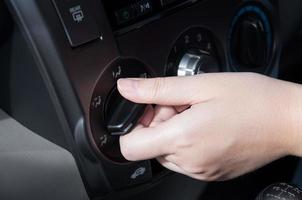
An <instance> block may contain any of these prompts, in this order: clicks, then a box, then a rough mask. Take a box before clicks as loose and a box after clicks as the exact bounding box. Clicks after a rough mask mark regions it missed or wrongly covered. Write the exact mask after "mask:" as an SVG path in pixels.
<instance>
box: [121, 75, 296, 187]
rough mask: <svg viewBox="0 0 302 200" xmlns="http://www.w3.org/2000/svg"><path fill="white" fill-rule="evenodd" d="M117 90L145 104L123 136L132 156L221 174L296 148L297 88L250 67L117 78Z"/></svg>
mask: <svg viewBox="0 0 302 200" xmlns="http://www.w3.org/2000/svg"><path fill="white" fill-rule="evenodd" d="M118 89H119V91H120V93H121V94H122V95H123V96H124V97H125V98H127V99H129V100H131V101H133V102H136V103H145V104H156V105H157V106H156V107H155V108H153V107H152V106H149V108H148V109H147V111H146V113H145V115H144V117H143V118H142V119H141V121H140V124H139V125H138V126H137V127H136V129H135V130H133V131H132V132H131V133H129V134H128V135H126V136H123V137H121V139H120V144H121V151H122V154H123V155H124V156H125V158H126V159H128V160H131V161H136V160H144V159H151V158H157V160H158V161H159V162H160V163H161V164H162V165H163V166H165V167H166V168H168V169H171V170H173V171H175V172H179V173H182V174H185V175H188V176H190V177H193V178H196V179H200V180H205V181H213V180H227V179H231V178H234V177H237V176H240V175H242V174H245V173H248V172H250V171H252V170H255V169H257V168H259V167H261V166H263V165H265V164H267V163H269V162H271V161H273V160H276V159H278V158H280V157H283V156H286V155H302V149H301V146H302V139H301V137H302V136H301V134H302V133H301V128H300V127H301V125H302V106H301V105H302V88H301V86H299V85H296V84H293V83H288V82H284V81H279V80H275V79H272V78H268V77H265V76H262V75H257V74H253V73H220V74H203V75H198V76H192V77H171V78H155V79H122V80H119V81H118Z"/></svg>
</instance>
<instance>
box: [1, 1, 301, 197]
mask: <svg viewBox="0 0 302 200" xmlns="http://www.w3.org/2000/svg"><path fill="white" fill-rule="evenodd" d="M301 20H302V1H301V0H290V1H284V0H224V1H221V0H124V1H120V0H4V1H0V36H1V37H0V186H1V187H0V199H3V200H11V199H12V200H14V199H32V200H35V199H46V200H47V199H52V200H53V199H73V200H76V199H79V200H84V199H85V200H88V199H94V200H98V199H99V200H102V199H104V200H107V199H108V200H127V199H131V200H149V199H150V200H151V199H152V200H154V199H156V200H167V199H168V200H170V199H171V200H172V199H173V200H183V199H189V200H221V199H231V200H253V199H255V198H256V197H257V195H258V194H259V192H261V191H262V190H263V189H264V188H266V187H267V186H269V185H271V184H274V183H278V182H284V183H292V184H295V185H297V186H302V175H301V174H302V165H301V164H300V159H299V158H296V157H286V158H283V159H280V160H278V161H275V162H273V163H271V164H269V165H267V166H265V167H263V168H261V169H258V170H256V171H254V172H252V173H249V174H247V175H244V176H241V177H239V178H236V179H234V180H230V181H224V182H204V181H198V180H194V179H191V178H189V177H186V176H183V175H180V174H177V173H174V172H171V171H169V170H167V169H165V168H164V167H162V166H161V165H160V164H159V163H158V162H157V161H156V160H145V161H140V162H130V161H127V160H126V159H125V158H124V157H123V156H122V154H121V151H120V147H119V135H121V134H125V133H127V132H129V130H130V129H131V128H132V127H133V126H134V125H135V123H136V122H137V120H138V119H139V117H140V116H141V114H142V111H143V110H144V109H145V108H144V107H143V106H140V105H137V104H134V103H131V102H129V101H126V100H125V99H123V98H122V97H121V96H120V94H119V93H118V92H117V87H116V83H117V80H118V79H119V78H126V77H127V78H128V77H140V78H148V77H168V76H191V75H196V74H200V73H213V72H214V73H219V72H255V73H260V74H264V75H267V76H271V77H274V78H278V79H282V80H286V81H291V82H296V83H302V67H301V66H302V56H301V55H300V54H301V52H302V29H301V28H302V21H301ZM188 89H189V88H188ZM268 92H269V91H268ZM225 137H227V135H226V136H225ZM213 145H214V144H213Z"/></svg>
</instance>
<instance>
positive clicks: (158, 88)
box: [151, 78, 165, 100]
mask: <svg viewBox="0 0 302 200" xmlns="http://www.w3.org/2000/svg"><path fill="white" fill-rule="evenodd" d="M152 87H153V88H152V90H151V98H152V99H153V100H155V99H158V98H159V97H160V95H161V94H162V93H163V92H162V91H163V90H164V87H165V78H155V79H154V82H153V86H152Z"/></svg>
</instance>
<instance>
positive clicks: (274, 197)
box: [256, 183, 302, 200]
mask: <svg viewBox="0 0 302 200" xmlns="http://www.w3.org/2000/svg"><path fill="white" fill-rule="evenodd" d="M280 199H282V200H302V190H301V189H300V188H298V187H296V186H293V185H290V184H287V183H277V184H273V185H271V186H269V187H267V188H266V189H264V190H263V191H262V192H261V193H260V194H259V195H258V197H257V198H256V200H280Z"/></svg>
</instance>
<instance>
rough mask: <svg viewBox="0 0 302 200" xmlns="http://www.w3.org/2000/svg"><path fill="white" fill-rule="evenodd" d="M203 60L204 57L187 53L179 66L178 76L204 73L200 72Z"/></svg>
mask: <svg viewBox="0 0 302 200" xmlns="http://www.w3.org/2000/svg"><path fill="white" fill-rule="evenodd" d="M201 60H202V55H196V54H192V53H186V54H185V55H184V56H183V57H182V59H181V61H180V63H179V65H178V70H177V76H193V75H196V74H200V73H203V72H200V71H199V68H200V61H201Z"/></svg>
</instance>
